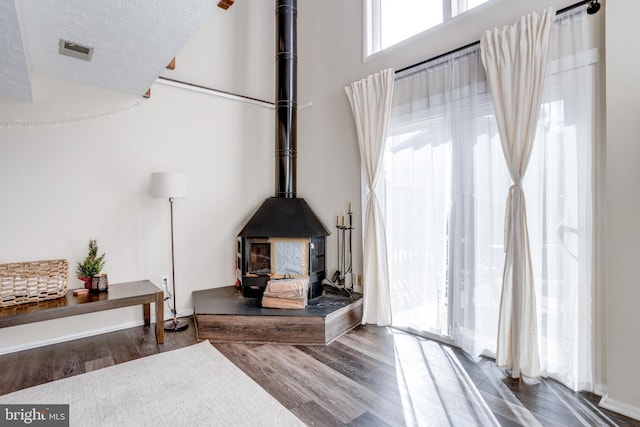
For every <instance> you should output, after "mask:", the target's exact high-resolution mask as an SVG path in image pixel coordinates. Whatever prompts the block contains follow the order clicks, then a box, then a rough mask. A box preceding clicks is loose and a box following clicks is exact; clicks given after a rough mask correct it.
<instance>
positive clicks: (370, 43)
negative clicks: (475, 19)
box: [365, 0, 488, 56]
mask: <svg viewBox="0 0 640 427" xmlns="http://www.w3.org/2000/svg"><path fill="white" fill-rule="evenodd" d="M487 1H488V0H365V8H366V9H365V19H366V20H367V25H366V26H365V28H367V32H368V34H367V35H366V40H367V46H366V53H367V56H368V55H372V54H374V53H376V52H379V51H381V50H384V49H386V48H388V47H389V46H392V45H394V44H396V43H399V42H401V41H403V40H406V39H408V38H410V37H412V36H415V35H416V34H418V33H421V32H423V31H424V30H427V29H429V28H432V27H435V26H436V25H438V24H441V23H443V22H445V21H448V20H449V19H451V18H453V17H455V16H457V15H459V14H461V13H463V12H466V11H467V10H469V9H473V8H474V7H476V6H478V5H480V4H482V3H486V2H487Z"/></svg>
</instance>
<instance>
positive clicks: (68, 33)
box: [0, 0, 216, 101]
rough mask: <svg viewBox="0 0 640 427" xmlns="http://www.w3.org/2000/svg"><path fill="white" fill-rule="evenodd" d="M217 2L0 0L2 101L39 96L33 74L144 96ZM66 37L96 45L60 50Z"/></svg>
mask: <svg viewBox="0 0 640 427" xmlns="http://www.w3.org/2000/svg"><path fill="white" fill-rule="evenodd" d="M215 7H216V3H215V2H214V1H212V0H138V1H127V0H0V57H1V58H2V61H0V99H11V100H18V101H32V100H33V99H34V98H37V93H34V88H33V87H32V85H31V76H32V74H37V75H42V76H45V77H53V78H57V79H62V80H69V81H73V82H78V83H84V84H88V85H95V86H100V87H105V88H109V89H114V90H118V91H122V92H127V93H132V94H139V95H142V94H144V93H145V91H146V90H147V89H148V88H149V87H150V86H151V85H152V84H153V82H154V81H155V79H156V78H157V77H158V76H159V75H160V74H161V73H162V71H163V69H164V68H165V66H166V65H167V64H168V63H169V62H170V61H171V59H172V58H173V57H174V56H175V55H176V54H177V53H178V51H179V50H180V48H181V47H182V46H183V45H184V44H185V43H186V42H187V40H188V39H189V38H190V37H191V36H192V35H193V34H194V33H195V32H196V30H197V29H198V28H199V27H200V25H201V24H202V23H203V22H204V21H205V19H206V18H207V17H208V16H209V14H210V13H211V12H212V10H213V9H214V8H215ZM60 40H66V41H68V42H71V43H77V44H79V45H82V46H87V47H91V48H93V54H92V56H91V59H90V60H89V61H87V60H85V59H78V58H74V57H69V56H64V55H61V54H59V43H60Z"/></svg>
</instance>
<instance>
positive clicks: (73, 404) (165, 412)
mask: <svg viewBox="0 0 640 427" xmlns="http://www.w3.org/2000/svg"><path fill="white" fill-rule="evenodd" d="M0 403H3V404H67V403H68V404H69V405H70V407H69V413H70V416H69V418H70V424H71V425H72V426H83V427H84V426H154V427H155V426H172V427H175V426H278V427H280V426H304V424H303V423H302V422H301V421H300V420H299V419H298V418H296V417H295V415H293V414H292V413H291V412H289V411H288V410H287V409H286V408H285V407H284V406H282V405H281V404H280V403H279V402H278V401H277V400H275V399H274V398H273V397H272V396H271V395H269V394H268V393H267V392H266V391H265V390H264V389H263V388H261V387H260V386H259V385H258V384H257V383H255V382H254V381H253V380H252V379H251V378H249V377H248V376H247V375H246V374H245V373H244V372H242V371H241V370H240V369H238V368H237V367H236V366H235V365H234V364H233V363H231V362H230V361H229V360H228V359H227V358H225V357H224V356H223V355H222V354H221V353H220V352H219V351H218V350H216V349H215V348H214V347H213V346H212V345H211V344H210V343H209V342H208V341H204V342H201V343H199V344H194V345H192V346H190V347H186V348H182V349H179V350H173V351H169V352H166V353H160V354H156V355H153V356H148V357H143V358H141V359H137V360H133V361H130V362H126V363H122V364H119V365H115V366H110V367H108V368H104V369H99V370H97V371H92V372H88V373H85V374H81V375H76V376H74V377H69V378H65V379H62V380H58V381H53V382H50V383H47V384H42V385H39V386H35V387H31V388H27V389H24V390H19V391H17V392H14V393H10V394H7V395H4V396H0Z"/></svg>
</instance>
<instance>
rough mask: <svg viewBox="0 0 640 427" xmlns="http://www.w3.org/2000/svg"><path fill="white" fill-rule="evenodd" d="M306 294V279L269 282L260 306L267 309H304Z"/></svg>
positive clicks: (307, 283)
mask: <svg viewBox="0 0 640 427" xmlns="http://www.w3.org/2000/svg"><path fill="white" fill-rule="evenodd" d="M308 293H309V279H308V278H304V279H280V280H270V281H269V282H268V283H267V288H266V289H265V291H264V295H263V296H262V306H263V307H268V308H294V309H300V308H305V307H306V306H307V298H308V296H307V295H308Z"/></svg>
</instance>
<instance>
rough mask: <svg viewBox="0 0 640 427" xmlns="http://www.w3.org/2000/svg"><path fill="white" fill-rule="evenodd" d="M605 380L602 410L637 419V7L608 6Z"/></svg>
mask: <svg viewBox="0 0 640 427" xmlns="http://www.w3.org/2000/svg"><path fill="white" fill-rule="evenodd" d="M606 12H607V15H606V28H607V38H606V73H607V85H606V91H607V95H606V98H607V105H606V109H607V172H606V179H607V217H608V221H607V226H608V232H607V255H608V259H607V263H608V270H607V284H608V287H607V316H608V319H607V321H608V330H607V340H608V342H607V378H608V394H607V396H606V398H605V400H604V402H603V404H604V405H605V406H607V407H610V408H612V409H615V410H618V411H619V412H623V413H626V414H628V415H631V416H634V417H635V418H638V419H640V388H639V387H638V383H640V368H639V367H638V354H640V340H639V339H638V331H639V330H640V314H639V311H638V302H639V301H640V279H639V278H638V276H639V275H638V259H639V258H640V250H639V249H638V248H639V246H638V242H639V241H640V226H638V218H640V192H639V191H638V184H639V183H640V168H639V167H638V161H640V121H639V120H638V114H640V80H639V79H638V76H639V75H640V58H638V55H637V52H638V51H640V42H639V41H638V30H637V18H638V16H639V14H640V3H638V2H630V1H627V2H615V1H611V2H607V11H606Z"/></svg>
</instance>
